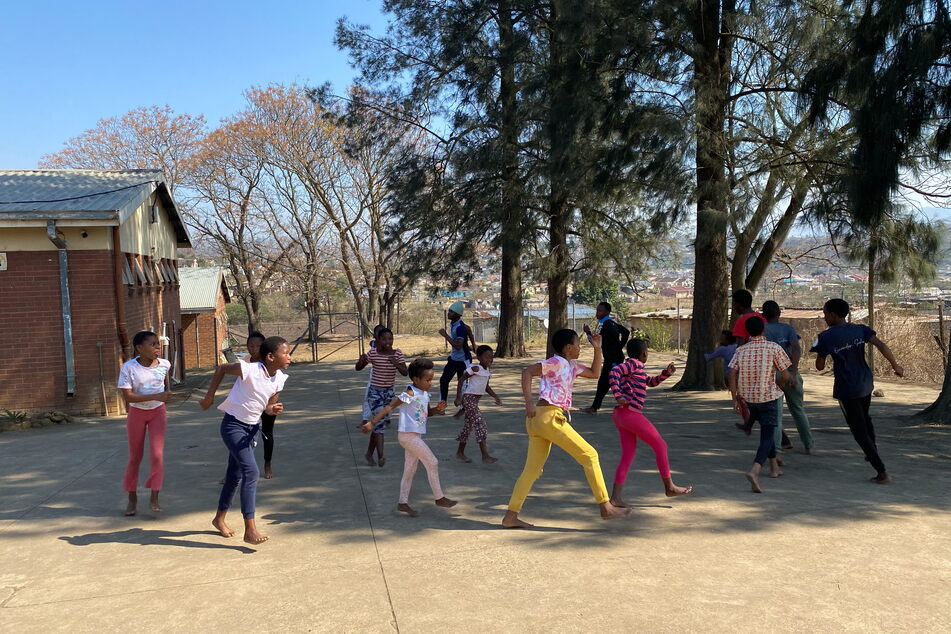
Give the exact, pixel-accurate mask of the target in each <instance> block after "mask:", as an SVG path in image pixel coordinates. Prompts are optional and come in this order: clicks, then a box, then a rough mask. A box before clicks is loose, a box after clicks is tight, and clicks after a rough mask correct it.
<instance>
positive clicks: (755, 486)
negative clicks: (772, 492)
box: [746, 473, 763, 493]
mask: <svg viewBox="0 0 951 634" xmlns="http://www.w3.org/2000/svg"><path fill="white" fill-rule="evenodd" d="M746 479H747V481H749V483H750V488H751V489H752V490H753V493H762V492H763V489H762V488H760V485H759V478H757V477H756V475H755V474H753V473H747V474H746Z"/></svg>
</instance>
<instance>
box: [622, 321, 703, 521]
mask: <svg viewBox="0 0 951 634" xmlns="http://www.w3.org/2000/svg"><path fill="white" fill-rule="evenodd" d="M627 356H628V359H627V360H626V361H624V363H619V364H618V365H616V366H614V367H613V368H611V374H610V376H609V385H610V387H611V393H612V394H614V398H615V399H617V407H615V408H614V413H613V415H612V418H613V420H614V426H615V427H617V430H618V434H619V435H620V437H621V460H620V461H619V462H618V465H617V469H616V470H615V471H614V490H613V491H612V492H611V504H613V505H614V506H619V507H622V508H623V507H626V506H627V505H626V504H625V503H624V501H623V500H622V499H621V491H622V489H623V488H624V481H625V480H626V479H627V474H628V471H630V470H631V464H632V463H633V462H634V453H635V451H636V450H637V440H638V439H641V440H643V441H644V442H646V443H647V444H648V445H650V447H651V449H653V450H654V457H655V458H656V459H657V470H658V471H660V477H661V478H662V479H663V481H664V492H665V493H666V494H667V497H676V496H678V495H686V494H687V493H690V492H691V491H693V487H680V486H677V485H676V484H674V481H673V479H671V477H670V463H669V462H668V460H667V443H666V442H664V439H663V438H662V437H661V435H660V432H658V431H657V428H656V427H654V425H653V423H651V422H650V421H649V420H647V417H646V416H644V414H643V413H642V412H641V410H642V408H643V407H644V399H645V398H646V397H647V388H648V387H655V386H656V385H659V384H660V383H661V381H664V380H666V379H668V378H670V376H671V375H672V374H673V373H674V372H675V371H676V368H675V367H674V364H673V363H671V364H670V365H668V366H667V367H666V368H664V371H663V372H661V373H660V374H658V375H657V376H650V377H649V376H647V373H646V372H645V371H644V363H645V362H646V361H647V342H646V341H644V340H643V339H631V340H630V341H628V342H627Z"/></svg>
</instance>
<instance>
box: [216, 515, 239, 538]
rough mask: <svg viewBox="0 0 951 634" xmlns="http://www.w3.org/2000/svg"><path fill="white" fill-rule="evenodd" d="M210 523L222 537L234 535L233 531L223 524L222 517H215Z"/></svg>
mask: <svg viewBox="0 0 951 634" xmlns="http://www.w3.org/2000/svg"><path fill="white" fill-rule="evenodd" d="M211 525H212V526H214V527H215V529H216V530H217V531H218V534H220V535H221V536H222V537H234V531H233V530H231V529H230V528H228V525H227V524H225V521H224V519H218V518H217V517H216V518H215V519H213V520H211Z"/></svg>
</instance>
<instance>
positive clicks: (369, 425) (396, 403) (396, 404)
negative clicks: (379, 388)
mask: <svg viewBox="0 0 951 634" xmlns="http://www.w3.org/2000/svg"><path fill="white" fill-rule="evenodd" d="M402 402H403V401H401V400H400V399H399V397H396V398H394V399H393V400H392V401H390V403H389V405H387V406H386V407H384V408H383V409H381V410H380V411H379V412H377V413H376V416H374V417H373V418H372V419H371V420H368V421H367V422H365V423H363V424H362V425H360V431H362V432H363V433H364V434H369V433H370V430H371V429H373V426H374V425H376V424H377V423H379V422H380V421H381V420H383V418H385V417H386V416H388V415H389V413H390V412H392V411H393V410H394V409H396V408H397V407H399V406H400V404H402Z"/></svg>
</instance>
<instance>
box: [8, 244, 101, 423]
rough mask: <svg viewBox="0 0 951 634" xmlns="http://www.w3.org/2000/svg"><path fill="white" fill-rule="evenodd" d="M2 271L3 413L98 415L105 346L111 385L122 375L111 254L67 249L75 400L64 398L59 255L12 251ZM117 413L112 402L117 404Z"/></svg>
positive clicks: (45, 252) (48, 252)
mask: <svg viewBox="0 0 951 634" xmlns="http://www.w3.org/2000/svg"><path fill="white" fill-rule="evenodd" d="M7 260H8V269H7V270H6V271H2V272H0V342H3V345H2V346H0V407H6V408H7V409H18V410H43V409H52V408H56V409H65V410H69V411H90V412H98V411H100V409H101V407H102V398H101V390H100V385H99V348H98V346H97V345H96V344H97V342H101V343H102V344H103V346H102V358H103V373H104V379H105V382H106V385H107V387H109V386H114V385H115V382H116V378H117V375H118V370H117V368H118V360H119V345H118V338H117V335H116V328H115V295H114V291H113V285H112V279H113V278H112V254H111V252H109V251H105V250H102V251H69V252H68V261H69V288H70V301H71V303H72V315H73V344H74V353H73V358H74V361H75V367H76V386H75V391H74V396H73V397H71V398H68V397H67V395H66V387H67V386H66V356H65V352H64V344H63V319H62V304H61V301H60V290H59V260H58V256H57V253H56V252H55V251H10V252H8V253H7ZM112 406H113V408H114V402H113V404H112Z"/></svg>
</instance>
